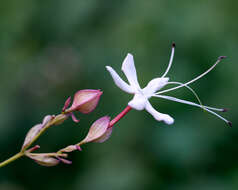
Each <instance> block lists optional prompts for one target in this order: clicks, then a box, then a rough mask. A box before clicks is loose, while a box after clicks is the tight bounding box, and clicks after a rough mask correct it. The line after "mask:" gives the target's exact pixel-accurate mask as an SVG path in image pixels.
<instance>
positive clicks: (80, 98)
mask: <svg viewBox="0 0 238 190" xmlns="http://www.w3.org/2000/svg"><path fill="white" fill-rule="evenodd" d="M101 95H102V92H101V91H100V90H91V89H90V90H88V89H87V90H79V91H78V92H76V93H75V95H74V99H73V102H72V105H71V106H70V103H71V97H69V98H68V99H67V100H66V101H65V104H64V106H63V108H62V113H61V114H59V115H56V116H55V115H47V116H45V117H44V119H43V121H42V123H40V124H37V125H35V126H33V127H32V128H31V129H30V130H29V132H28V133H27V135H26V137H25V140H24V143H23V145H22V149H21V152H22V153H23V155H25V156H27V157H28V158H30V159H32V160H34V161H35V162H36V163H38V164H40V165H42V166H55V165H57V164H59V163H60V162H62V163H65V164H71V163H72V162H71V161H69V160H67V159H66V158H67V157H68V153H70V152H73V151H75V150H78V151H82V149H81V145H83V144H86V143H89V142H98V143H102V142H104V141H106V140H107V139H108V138H109V137H110V135H111V133H112V127H111V126H110V118H109V117H108V116H104V117H102V118H100V119H98V120H97V121H95V122H94V123H93V124H92V126H91V127H90V129H89V132H88V134H87V135H86V137H85V138H84V139H83V140H82V141H80V142H79V143H77V144H74V145H69V146H66V147H65V148H62V149H60V150H59V151H58V152H53V153H32V152H33V151H35V150H36V149H38V148H40V146H39V145H36V146H34V147H32V148H29V147H30V146H31V145H32V144H33V143H34V142H35V141H36V140H37V139H38V138H39V136H40V135H41V134H42V133H43V132H44V131H45V130H46V129H48V128H49V127H51V126H54V125H60V124H62V123H63V122H64V121H65V120H66V119H68V118H69V117H71V118H72V120H73V121H74V122H76V123H78V122H79V119H77V118H76V117H75V114H74V112H77V111H79V112H81V113H83V114H89V113H90V112H92V111H93V110H94V109H95V108H96V106H97V105H98V102H99V99H100V96H101Z"/></svg>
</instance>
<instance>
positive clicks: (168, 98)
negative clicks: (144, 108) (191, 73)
mask: <svg viewBox="0 0 238 190" xmlns="http://www.w3.org/2000/svg"><path fill="white" fill-rule="evenodd" d="M154 97H158V98H162V99H166V100H171V101H174V102H179V103H182V104H188V105H192V106H196V107H200V108H203V109H204V110H206V111H208V112H210V113H211V114H213V115H215V116H217V117H218V118H220V119H221V120H223V121H225V122H226V123H227V124H229V125H230V121H228V120H227V119H225V118H224V117H222V116H220V115H218V114H217V113H215V112H213V111H211V110H209V109H208V108H207V107H206V106H201V105H199V104H196V103H194V102H189V101H187V100H181V99H178V98H174V97H171V96H164V95H154Z"/></svg>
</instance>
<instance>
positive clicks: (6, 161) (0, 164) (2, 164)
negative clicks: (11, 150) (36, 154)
mask: <svg viewBox="0 0 238 190" xmlns="http://www.w3.org/2000/svg"><path fill="white" fill-rule="evenodd" d="M23 155H24V153H23V152H19V153H17V154H15V155H14V156H12V157H11V158H8V159H7V160H5V161H3V162H1V163H0V168H1V167H3V166H6V165H7V164H10V163H11V162H13V161H15V160H17V159H18V158H20V157H22V156H23Z"/></svg>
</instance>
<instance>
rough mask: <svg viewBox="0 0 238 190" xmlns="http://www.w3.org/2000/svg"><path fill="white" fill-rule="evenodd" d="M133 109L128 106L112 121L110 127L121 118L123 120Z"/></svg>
mask: <svg viewBox="0 0 238 190" xmlns="http://www.w3.org/2000/svg"><path fill="white" fill-rule="evenodd" d="M131 109H132V108H131V107H130V106H127V107H126V108H125V109H124V110H123V111H122V112H121V113H119V114H118V115H117V116H116V117H115V118H114V119H113V120H111V121H110V123H109V127H108V128H110V127H113V125H115V124H116V123H117V122H118V121H119V120H120V119H121V118H123V117H124V116H125V115H126V114H127V113H128V112H129V111H130V110H131Z"/></svg>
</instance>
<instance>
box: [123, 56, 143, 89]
mask: <svg viewBox="0 0 238 190" xmlns="http://www.w3.org/2000/svg"><path fill="white" fill-rule="evenodd" d="M121 70H122V71H123V72H124V73H125V75H126V77H127V79H128V81H129V83H130V85H131V86H132V87H134V88H136V89H140V85H139V83H138V80H137V74H136V68H135V65H134V59H133V56H132V55H131V54H130V53H128V54H127V56H126V58H125V59H124V61H123V63H122V67H121Z"/></svg>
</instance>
